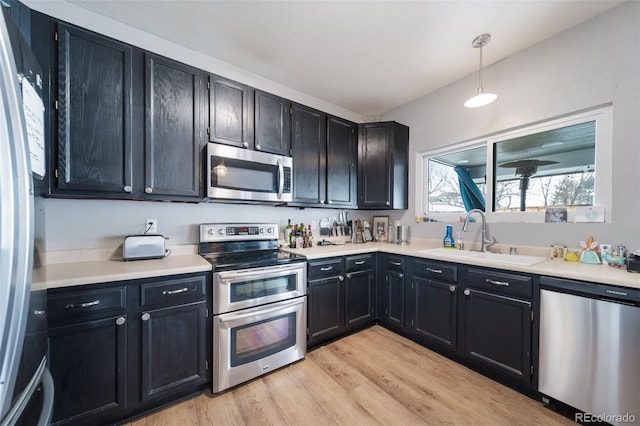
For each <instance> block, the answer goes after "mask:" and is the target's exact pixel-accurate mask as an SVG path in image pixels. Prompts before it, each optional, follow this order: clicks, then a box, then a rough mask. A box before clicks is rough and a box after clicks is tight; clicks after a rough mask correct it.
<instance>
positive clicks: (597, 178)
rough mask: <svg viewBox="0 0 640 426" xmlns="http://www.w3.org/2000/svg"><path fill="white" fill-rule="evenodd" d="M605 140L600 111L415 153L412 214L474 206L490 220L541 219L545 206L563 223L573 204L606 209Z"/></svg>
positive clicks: (605, 118) (446, 216)
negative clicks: (562, 213) (559, 212)
mask: <svg viewBox="0 0 640 426" xmlns="http://www.w3.org/2000/svg"><path fill="white" fill-rule="evenodd" d="M611 138H612V136H611V107H610V106H607V107H601V108H598V109H594V110H590V111H586V112H581V113H576V114H572V115H571V116H566V117H561V118H556V119H553V120H549V121H546V122H541V123H536V124H533V125H529V126H524V127H521V128H519V129H515V130H510V131H505V132H500V133H497V134H494V135H492V136H490V137H487V138H483V139H479V140H476V141H472V142H467V143H463V144H458V145H455V146H452V147H448V148H444V149H439V150H435V151H430V152H426V153H420V154H418V164H419V165H420V167H421V173H418V179H420V182H419V183H418V188H419V196H420V198H421V202H420V203H419V204H418V206H419V207H418V208H419V209H420V210H419V211H418V212H416V213H417V216H429V217H432V218H436V219H441V220H454V219H455V218H457V217H458V216H459V215H460V214H464V213H466V212H467V211H469V210H470V209H471V208H481V209H482V210H484V211H486V212H487V216H488V217H490V219H491V220H492V221H494V222H496V221H526V222H529V221H531V222H544V210H545V209H546V208H548V207H567V209H568V211H569V212H570V213H569V216H570V219H571V218H572V215H573V214H574V212H575V208H576V207H579V206H594V205H597V206H604V207H605V209H606V210H610V207H611V195H610V194H611V188H612V186H611V182H612V179H611V145H612V143H611ZM487 165H489V167H487ZM596 170H598V171H599V173H596ZM469 191H471V201H470V199H469V197H470V195H469ZM474 194H476V195H475V196H474ZM480 198H483V199H482V200H480ZM481 201H482V203H483V204H480V202H481ZM606 216H607V217H610V215H609V214H607V215H606Z"/></svg>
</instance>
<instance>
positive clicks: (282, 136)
mask: <svg viewBox="0 0 640 426" xmlns="http://www.w3.org/2000/svg"><path fill="white" fill-rule="evenodd" d="M290 108H291V107H290V102H289V101H288V100H287V99H284V98H280V97H278V96H275V95H272V94H270V93H266V92H261V91H259V90H256V91H255V111H254V119H255V122H254V123H255V145H254V148H255V149H256V150H258V151H265V152H271V153H273V154H281V155H287V156H288V155H291V154H290V148H291V111H290Z"/></svg>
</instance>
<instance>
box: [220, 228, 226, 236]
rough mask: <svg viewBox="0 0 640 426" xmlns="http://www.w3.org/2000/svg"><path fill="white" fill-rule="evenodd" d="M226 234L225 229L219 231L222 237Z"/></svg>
mask: <svg viewBox="0 0 640 426" xmlns="http://www.w3.org/2000/svg"><path fill="white" fill-rule="evenodd" d="M225 232H226V231H225V230H224V228H223V229H218V234H220V235H224V234H225Z"/></svg>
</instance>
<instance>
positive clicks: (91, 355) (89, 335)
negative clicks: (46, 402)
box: [49, 315, 127, 422]
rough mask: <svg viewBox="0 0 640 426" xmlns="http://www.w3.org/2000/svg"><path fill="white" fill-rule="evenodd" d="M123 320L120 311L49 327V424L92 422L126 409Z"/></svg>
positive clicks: (124, 326)
mask: <svg viewBox="0 0 640 426" xmlns="http://www.w3.org/2000/svg"><path fill="white" fill-rule="evenodd" d="M126 323H127V317H126V316H125V315H123V316H119V317H112V318H106V319H100V320H94V321H87V322H81V323H76V324H71V325H65V326H60V327H54V328H50V329H49V354H50V355H49V358H50V366H51V374H52V375H53V382H54V385H55V398H54V406H53V422H57V421H60V420H75V421H80V420H82V419H86V421H87V422H88V421H89V419H91V420H92V421H94V420H96V419H97V418H100V417H103V416H108V415H114V414H116V413H119V412H122V411H124V410H125V409H126V399H127V398H126V397H127V395H126V378H127V369H126V362H127V347H126V341H127V324H126Z"/></svg>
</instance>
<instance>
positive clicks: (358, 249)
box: [283, 240, 640, 289]
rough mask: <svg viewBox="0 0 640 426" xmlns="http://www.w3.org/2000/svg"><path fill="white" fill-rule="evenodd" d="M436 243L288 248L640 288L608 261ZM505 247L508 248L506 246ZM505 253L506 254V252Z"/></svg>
mask: <svg viewBox="0 0 640 426" xmlns="http://www.w3.org/2000/svg"><path fill="white" fill-rule="evenodd" d="M437 247H439V245H438V241H436V240H411V242H410V244H406V245H398V244H390V243H384V242H370V243H364V244H351V243H347V244H345V245H329V246H314V247H311V248H306V249H289V248H283V250H286V251H290V252H293V253H296V254H301V255H303V256H306V257H307V259H309V260H314V259H322V258H327V257H333V256H348V255H357V254H364V253H373V252H383V253H392V254H399V255H404V256H414V257H420V258H424V259H434V260H443V261H448V262H454V263H461V264H466V265H474V266H484V267H488V268H495V269H503V270H506V271H517V272H528V273H532V274H537V275H546V276H551V277H558V278H568V279H574V280H581V281H588V282H594V283H600V284H609V285H619V286H624V287H631V288H638V289H640V274H637V273H630V272H627V271H626V270H625V269H618V268H613V267H610V266H607V265H602V264H599V265H592V264H585V263H580V262H566V261H564V260H558V259H555V260H551V259H546V260H543V261H542V262H540V263H536V264H534V265H530V266H529V265H517V264H505V263H502V262H494V261H491V260H487V259H473V258H465V259H460V257H458V256H454V255H447V254H445V253H429V252H424V250H427V249H432V248H437ZM507 251H508V248H507ZM518 253H520V254H525V255H537V256H545V257H547V256H548V255H549V250H548V249H547V248H544V247H543V248H520V247H519V248H518ZM504 256H509V255H508V254H505V255H504Z"/></svg>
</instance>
